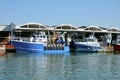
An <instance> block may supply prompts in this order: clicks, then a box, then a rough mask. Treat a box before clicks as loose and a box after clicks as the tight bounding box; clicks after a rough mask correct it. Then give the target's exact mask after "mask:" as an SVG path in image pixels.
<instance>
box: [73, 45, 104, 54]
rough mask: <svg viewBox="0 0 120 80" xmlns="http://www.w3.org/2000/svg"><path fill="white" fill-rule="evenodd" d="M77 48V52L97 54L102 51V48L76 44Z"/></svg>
mask: <svg viewBox="0 0 120 80" xmlns="http://www.w3.org/2000/svg"><path fill="white" fill-rule="evenodd" d="M75 46H76V49H75V51H81V52H97V51H102V48H100V47H95V46H89V45H82V44H75Z"/></svg>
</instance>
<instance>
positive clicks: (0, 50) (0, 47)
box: [0, 45, 5, 56]
mask: <svg viewBox="0 0 120 80" xmlns="http://www.w3.org/2000/svg"><path fill="white" fill-rule="evenodd" d="M4 55H5V45H0V56H4Z"/></svg>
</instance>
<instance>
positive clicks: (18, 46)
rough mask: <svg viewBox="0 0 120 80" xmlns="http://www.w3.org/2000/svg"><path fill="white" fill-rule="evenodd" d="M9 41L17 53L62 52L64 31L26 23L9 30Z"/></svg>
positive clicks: (64, 48) (64, 50)
mask: <svg viewBox="0 0 120 80" xmlns="http://www.w3.org/2000/svg"><path fill="white" fill-rule="evenodd" d="M11 37H12V38H11V43H12V45H13V46H14V48H15V50H16V52H19V53H61V52H62V53H64V52H68V51H69V46H66V45H65V44H66V41H65V32H59V31H57V32H55V30H53V31H51V28H50V29H49V28H48V27H47V26H45V25H42V24H35V23H28V24H25V25H22V26H20V27H15V28H14V29H12V31H11Z"/></svg>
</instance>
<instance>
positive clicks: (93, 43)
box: [69, 36, 102, 52]
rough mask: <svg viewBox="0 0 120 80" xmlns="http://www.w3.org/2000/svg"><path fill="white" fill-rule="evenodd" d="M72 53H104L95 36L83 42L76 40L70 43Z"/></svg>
mask: <svg viewBox="0 0 120 80" xmlns="http://www.w3.org/2000/svg"><path fill="white" fill-rule="evenodd" d="M69 47H70V51H81V52H97V51H102V48H101V46H100V44H99V43H98V41H97V39H96V38H95V37H94V36H89V37H87V38H84V39H82V40H79V39H75V40H72V41H71V42H70V46H69Z"/></svg>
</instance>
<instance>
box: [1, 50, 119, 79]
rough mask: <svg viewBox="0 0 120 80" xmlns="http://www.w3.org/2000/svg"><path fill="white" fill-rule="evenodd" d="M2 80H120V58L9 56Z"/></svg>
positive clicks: (52, 55)
mask: <svg viewBox="0 0 120 80" xmlns="http://www.w3.org/2000/svg"><path fill="white" fill-rule="evenodd" d="M0 80H120V55H119V54H117V55H115V54H101V53H99V54H98V53H80V52H79V53H64V54H62V53H61V54H44V55H41V54H23V53H7V55H6V56H2V57H0Z"/></svg>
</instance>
